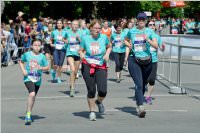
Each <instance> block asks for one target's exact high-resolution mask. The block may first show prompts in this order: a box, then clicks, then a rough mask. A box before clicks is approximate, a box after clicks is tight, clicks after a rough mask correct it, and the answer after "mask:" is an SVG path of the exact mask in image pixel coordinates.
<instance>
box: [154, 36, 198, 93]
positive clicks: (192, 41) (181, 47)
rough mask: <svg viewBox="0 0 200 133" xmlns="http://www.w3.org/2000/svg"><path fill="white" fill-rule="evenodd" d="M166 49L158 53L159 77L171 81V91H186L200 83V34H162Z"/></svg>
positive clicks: (196, 87) (195, 87)
mask: <svg viewBox="0 0 200 133" xmlns="http://www.w3.org/2000/svg"><path fill="white" fill-rule="evenodd" d="M161 38H162V40H163V41H164V43H165V44H166V50H165V51H164V52H163V53H161V52H159V53H158V56H159V63H158V77H159V78H160V79H164V80H166V81H168V82H169V83H171V84H172V85H173V86H169V88H170V92H171V93H181V94H184V93H186V88H188V89H198V86H199V85H200V67H199V66H200V36H195V35H162V36H161Z"/></svg>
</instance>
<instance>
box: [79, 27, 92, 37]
mask: <svg viewBox="0 0 200 133" xmlns="http://www.w3.org/2000/svg"><path fill="white" fill-rule="evenodd" d="M79 32H80V33H81V37H84V36H86V35H90V30H89V29H88V28H85V29H79Z"/></svg>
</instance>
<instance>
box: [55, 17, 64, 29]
mask: <svg viewBox="0 0 200 133" xmlns="http://www.w3.org/2000/svg"><path fill="white" fill-rule="evenodd" d="M58 21H61V22H62V25H63V21H62V19H58V20H57V21H56V27H55V28H56V29H58V27H57V22H58ZM63 28H64V26H62V29H63Z"/></svg>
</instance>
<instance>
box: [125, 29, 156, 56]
mask: <svg viewBox="0 0 200 133" xmlns="http://www.w3.org/2000/svg"><path fill="white" fill-rule="evenodd" d="M145 35H146V36H147V38H149V39H151V40H152V39H154V38H156V37H155V33H154V31H153V30H152V29H150V28H145V29H143V30H139V29H137V28H136V27H134V28H132V29H130V31H129V32H128V35H127V37H128V38H129V39H130V40H131V43H132V52H133V53H134V54H135V56H136V57H147V56H149V55H150V44H149V43H148V42H146V40H145ZM130 56H133V55H132V54H130Z"/></svg>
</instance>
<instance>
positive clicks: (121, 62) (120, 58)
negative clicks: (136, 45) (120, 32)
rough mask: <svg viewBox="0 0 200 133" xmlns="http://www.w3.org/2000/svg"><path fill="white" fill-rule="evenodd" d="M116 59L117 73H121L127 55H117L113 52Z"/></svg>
mask: <svg viewBox="0 0 200 133" xmlns="http://www.w3.org/2000/svg"><path fill="white" fill-rule="evenodd" d="M113 55H114V59H115V64H116V65H115V72H120V71H121V70H122V69H123V66H124V59H125V53H115V52H113Z"/></svg>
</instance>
